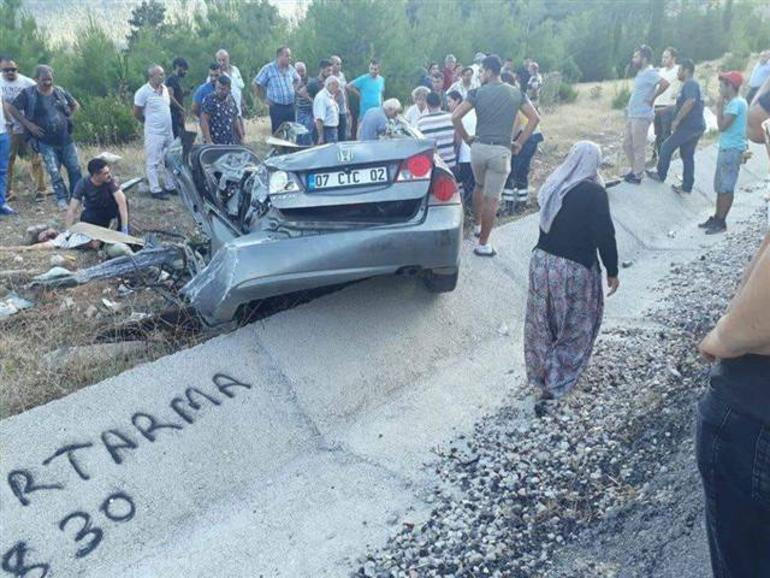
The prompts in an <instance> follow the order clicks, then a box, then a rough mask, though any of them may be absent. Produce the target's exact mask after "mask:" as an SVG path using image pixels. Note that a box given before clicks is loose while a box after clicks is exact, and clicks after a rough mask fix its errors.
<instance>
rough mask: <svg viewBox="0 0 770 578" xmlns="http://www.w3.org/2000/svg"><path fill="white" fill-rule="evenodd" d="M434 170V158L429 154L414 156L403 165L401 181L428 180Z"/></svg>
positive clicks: (399, 178)
mask: <svg viewBox="0 0 770 578" xmlns="http://www.w3.org/2000/svg"><path fill="white" fill-rule="evenodd" d="M432 170H433V157H432V155H428V154H420V155H414V156H413V157H409V158H408V159H406V160H404V161H403V162H402V163H401V167H400V168H399V169H398V180H399V181H417V180H428V179H429V178H430V174H431V171H432Z"/></svg>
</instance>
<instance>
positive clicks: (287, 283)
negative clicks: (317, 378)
mask: <svg viewBox="0 0 770 578" xmlns="http://www.w3.org/2000/svg"><path fill="white" fill-rule="evenodd" d="M409 159H412V160H411V161H409ZM407 161H409V162H407ZM167 163H168V164H169V166H170V167H171V168H172V170H173V171H174V172H175V174H176V175H177V177H178V179H179V183H180V190H181V193H182V196H183V198H184V202H185V203H186V204H187V206H188V208H189V209H190V211H191V212H192V214H193V216H194V218H195V220H196V222H197V223H198V224H199V226H200V227H201V229H202V231H203V232H204V233H205V234H206V235H207V236H208V237H209V238H210V241H211V258H210V260H209V262H208V264H207V265H206V266H205V267H204V268H203V269H202V270H200V271H199V272H198V273H197V275H195V276H194V277H193V278H192V279H191V280H190V281H189V282H188V283H187V285H186V286H185V287H184V288H183V289H182V293H183V295H184V296H185V298H186V299H187V300H188V301H189V302H190V304H191V305H193V307H195V309H196V310H197V311H198V312H199V313H200V315H201V316H202V317H203V319H204V320H205V321H206V322H207V323H210V324H217V323H223V322H227V321H230V320H232V319H233V317H234V316H235V315H236V313H237V311H238V308H239V307H240V306H241V305H243V304H245V303H248V302H250V301H254V300H258V299H263V298H266V297H271V296H275V295H279V294H284V293H290V292H293V291H299V290H304V289H310V288H316V287H321V286H326V285H335V284H339V283H345V282H349V281H355V280H359V279H364V278H367V277H372V276H376V275H390V274H394V273H400V272H403V271H410V272H417V271H420V272H424V274H425V275H426V276H428V277H430V276H433V277H436V276H440V277H441V279H443V280H444V283H443V284H436V285H434V286H433V289H434V290H439V291H446V290H451V289H452V288H454V282H456V277H457V271H458V267H459V254H460V244H461V239H462V229H463V210H462V205H461V203H460V200H459V195H458V194H457V190H456V184H455V183H454V179H453V177H452V175H451V172H449V170H448V169H447V168H446V166H445V165H443V163H441V161H440V159H438V157H437V156H436V155H435V154H434V147H433V143H432V142H430V141H426V140H418V139H414V138H399V139H393V140H380V141H373V142H345V143H336V144H329V145H323V146H319V147H314V148H310V149H304V150H299V151H297V152H293V153H291V154H284V155H279V156H273V157H270V158H268V159H267V160H266V161H264V162H260V160H259V158H258V157H257V155H256V154H255V153H254V152H253V151H251V150H250V149H248V148H247V147H245V146H236V145H233V146H220V145H202V146H200V147H195V148H194V149H193V150H192V152H191V153H190V157H189V163H188V162H185V161H184V160H183V155H182V152H181V148H177V149H172V150H171V151H169V153H168V156H167ZM410 168H411V169H413V170H412V171H411V172H410ZM439 185H440V188H441V193H440V195H439V196H441V197H442V198H441V199H440V198H438V197H437V196H436V190H437V189H436V187H437V186H439ZM447 280H449V282H447ZM452 280H454V282H452ZM430 286H431V284H430V283H429V287H430ZM435 287H442V288H440V289H435Z"/></svg>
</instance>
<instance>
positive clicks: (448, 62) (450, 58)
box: [442, 54, 457, 91]
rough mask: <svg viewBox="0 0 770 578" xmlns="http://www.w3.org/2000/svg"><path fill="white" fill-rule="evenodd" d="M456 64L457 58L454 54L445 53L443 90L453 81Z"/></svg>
mask: <svg viewBox="0 0 770 578" xmlns="http://www.w3.org/2000/svg"><path fill="white" fill-rule="evenodd" d="M456 66H457V59H456V58H455V55H454V54H447V55H446V58H445V59H444V70H443V71H442V72H443V74H444V90H445V91H447V90H449V87H450V86H452V85H453V84H454V83H455V80H457V79H456V78H455V67H456Z"/></svg>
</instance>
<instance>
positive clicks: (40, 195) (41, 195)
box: [32, 191, 45, 203]
mask: <svg viewBox="0 0 770 578" xmlns="http://www.w3.org/2000/svg"><path fill="white" fill-rule="evenodd" d="M32 201H33V202H35V203H42V202H43V201H45V191H37V192H36V193H35V196H34V197H32Z"/></svg>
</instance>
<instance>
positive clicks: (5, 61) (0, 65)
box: [0, 58, 46, 202]
mask: <svg viewBox="0 0 770 578" xmlns="http://www.w3.org/2000/svg"><path fill="white" fill-rule="evenodd" d="M0 71H2V76H0V93H1V94H0V96H2V100H4V101H5V102H13V101H14V99H15V98H16V97H17V96H18V95H19V93H20V92H21V91H22V90H24V89H25V88H27V87H30V86H35V81H34V80H32V79H31V78H29V77H27V76H24V75H23V74H21V73H19V70H18V67H17V66H16V63H15V62H14V61H13V60H12V59H11V58H2V59H0ZM6 121H7V122H8V123H10V131H9V138H10V142H11V152H10V158H9V160H8V177H7V182H6V190H5V200H6V201H10V200H12V199H13V198H14V197H15V195H14V194H13V191H12V185H13V168H14V166H15V165H16V158H17V157H19V156H24V157H26V158H28V159H29V161H30V164H31V165H32V167H31V171H30V172H31V173H32V178H33V180H34V181H35V201H38V202H39V201H42V200H43V199H44V198H45V190H46V186H45V173H44V172H43V159H41V158H40V153H37V152H35V151H34V150H32V147H30V146H29V145H28V144H27V138H26V136H25V135H24V127H23V126H22V125H21V123H20V122H19V121H18V120H16V119H14V118H12V117H11V115H9V114H7V115H6Z"/></svg>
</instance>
